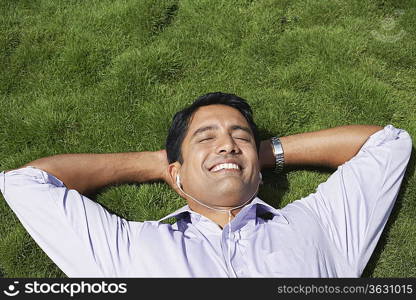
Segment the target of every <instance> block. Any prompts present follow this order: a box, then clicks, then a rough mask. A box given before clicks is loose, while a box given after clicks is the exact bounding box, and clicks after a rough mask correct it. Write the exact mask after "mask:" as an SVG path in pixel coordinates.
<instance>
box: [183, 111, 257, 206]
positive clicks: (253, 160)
mask: <svg viewBox="0 0 416 300" xmlns="http://www.w3.org/2000/svg"><path fill="white" fill-rule="evenodd" d="M182 157H183V164H182V165H180V164H179V163H178V162H177V163H176V165H177V166H178V168H177V170H179V174H180V178H181V184H182V186H183V189H184V191H185V192H186V193H187V194H190V195H191V196H193V197H194V198H196V199H198V200H200V201H202V202H204V203H206V204H208V205H211V206H216V207H231V206H238V205H239V204H242V203H244V202H245V201H247V200H248V198H249V197H251V196H252V195H253V194H254V193H255V192H256V190H257V186H258V182H259V180H260V179H259V163H258V156H257V150H256V143H255V140H254V136H253V134H252V132H251V129H250V126H249V124H248V123H247V121H246V119H245V118H244V116H243V115H242V114H241V113H240V112H239V111H238V110H237V109H234V108H232V107H230V106H226V105H208V106H203V107H201V108H199V109H198V110H197V111H196V112H195V113H194V114H193V116H192V118H191V120H190V124H189V127H188V131H187V134H186V136H185V138H184V141H183V143H182Z"/></svg>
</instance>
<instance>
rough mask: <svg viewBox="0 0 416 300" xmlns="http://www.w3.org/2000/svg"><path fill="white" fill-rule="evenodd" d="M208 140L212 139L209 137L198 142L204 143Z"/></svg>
mask: <svg viewBox="0 0 416 300" xmlns="http://www.w3.org/2000/svg"><path fill="white" fill-rule="evenodd" d="M209 140H212V138H211V137H208V138H204V139H202V140H200V141H199V142H205V141H209Z"/></svg>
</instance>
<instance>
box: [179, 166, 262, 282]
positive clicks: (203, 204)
mask: <svg viewBox="0 0 416 300" xmlns="http://www.w3.org/2000/svg"><path fill="white" fill-rule="evenodd" d="M259 175H260V180H259V182H258V184H257V188H256V191H255V192H254V194H253V195H251V197H249V198H248V200H247V201H246V202H244V203H243V204H241V205H238V206H235V207H231V208H230V209H222V208H216V207H211V206H209V205H207V204H205V203H203V202H201V201H199V200H197V199H195V198H194V197H192V196H191V195H189V194H187V193H185V191H184V190H183V189H182V187H181V181H180V176H179V174H177V175H176V185H177V187H178V188H179V190H180V191H181V192H182V193H184V194H185V195H186V196H188V197H189V198H191V199H192V200H194V201H195V202H197V203H199V204H200V205H202V206H204V207H206V208H209V209H212V210H216V211H220V212H225V213H228V264H229V266H230V269H231V270H232V272H233V273H234V276H235V277H237V275H236V274H235V272H234V269H233V268H232V266H231V245H230V241H231V217H232V214H231V211H233V210H235V209H237V208H240V207H243V206H245V205H246V204H247V203H248V202H250V201H251V200H253V198H254V197H255V196H256V194H257V193H258V191H259V187H260V182H261V179H262V176H261V173H260V172H259Z"/></svg>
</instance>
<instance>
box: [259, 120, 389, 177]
mask: <svg viewBox="0 0 416 300" xmlns="http://www.w3.org/2000/svg"><path fill="white" fill-rule="evenodd" d="M381 129H383V127H381V126H374V125H347V126H339V127H335V128H329V129H324V130H319V131H312V132H307V133H300V134H295V135H290V136H284V137H280V141H281V143H282V148H283V151H284V158H285V166H298V165H303V166H323V167H330V168H334V169H336V168H337V167H338V166H340V165H342V164H343V163H345V162H346V161H348V160H350V159H351V158H352V157H353V156H355V155H356V154H357V153H358V151H359V150H360V149H361V147H362V146H363V145H364V143H365V142H366V140H367V139H368V138H369V137H370V136H371V135H372V134H373V133H375V132H377V131H379V130H381ZM274 165H275V160H274V156H273V152H272V148H271V145H270V140H265V141H262V142H261V146H260V166H261V168H262V169H263V168H272V167H274Z"/></svg>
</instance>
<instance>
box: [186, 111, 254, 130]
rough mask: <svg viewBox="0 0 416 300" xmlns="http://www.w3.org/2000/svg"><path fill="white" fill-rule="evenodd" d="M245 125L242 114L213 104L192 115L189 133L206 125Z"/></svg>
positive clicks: (246, 123)
mask: <svg viewBox="0 0 416 300" xmlns="http://www.w3.org/2000/svg"><path fill="white" fill-rule="evenodd" d="M213 124H217V125H224V126H226V125H245V126H248V122H247V120H246V118H245V117H244V116H243V114H242V113H241V112H240V111H239V110H238V109H236V108H233V107H231V106H228V105H221V104H213V105H207V106H202V107H200V108H199V109H198V110H197V111H195V113H194V114H193V115H192V117H191V119H190V122H189V127H188V128H189V131H188V133H191V132H192V130H196V129H198V128H199V127H201V126H207V125H213Z"/></svg>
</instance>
